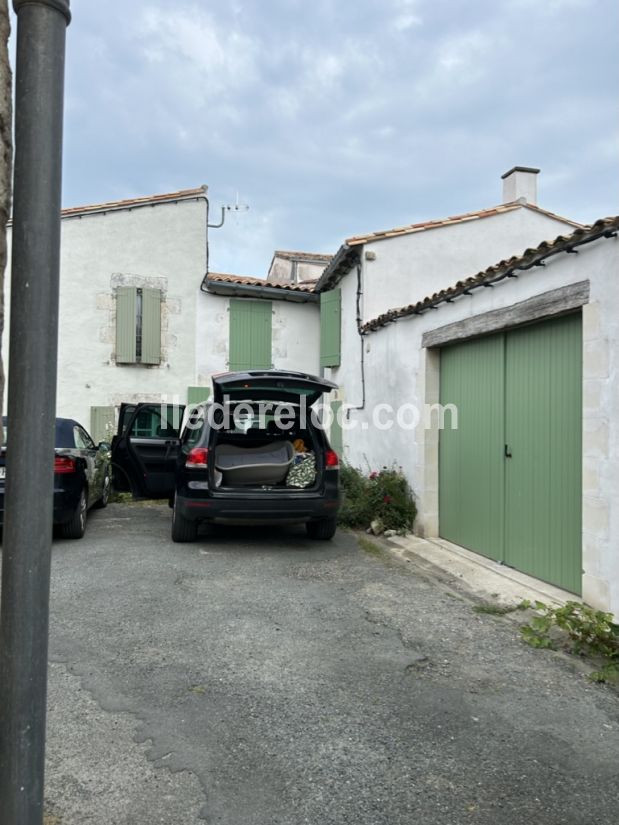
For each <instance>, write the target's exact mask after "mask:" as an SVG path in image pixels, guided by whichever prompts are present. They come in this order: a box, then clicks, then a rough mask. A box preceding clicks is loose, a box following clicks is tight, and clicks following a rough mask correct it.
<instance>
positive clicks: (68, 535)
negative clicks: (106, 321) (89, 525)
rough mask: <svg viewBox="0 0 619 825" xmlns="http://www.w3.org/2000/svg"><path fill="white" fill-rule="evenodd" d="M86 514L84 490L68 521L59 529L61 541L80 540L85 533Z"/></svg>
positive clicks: (86, 502) (86, 503)
mask: <svg viewBox="0 0 619 825" xmlns="http://www.w3.org/2000/svg"><path fill="white" fill-rule="evenodd" d="M87 512H88V499H87V496H86V490H85V489H83V490H82V492H81V493H80V500H79V501H78V502H77V507H76V508H75V512H74V513H73V516H72V518H71V520H70V521H66V522H65V523H64V524H61V525H60V527H59V531H60V535H61V536H62V538H63V539H81V538H82V536H83V535H84V533H85V532H86V516H87Z"/></svg>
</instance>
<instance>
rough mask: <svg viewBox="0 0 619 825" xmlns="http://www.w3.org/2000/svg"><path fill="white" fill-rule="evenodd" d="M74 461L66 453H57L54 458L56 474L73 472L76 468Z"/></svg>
mask: <svg viewBox="0 0 619 825" xmlns="http://www.w3.org/2000/svg"><path fill="white" fill-rule="evenodd" d="M76 466H77V464H76V461H75V459H74V458H71V457H70V456H68V455H57V456H56V457H55V458H54V472H55V473H58V474H63V473H74V472H75V469H76Z"/></svg>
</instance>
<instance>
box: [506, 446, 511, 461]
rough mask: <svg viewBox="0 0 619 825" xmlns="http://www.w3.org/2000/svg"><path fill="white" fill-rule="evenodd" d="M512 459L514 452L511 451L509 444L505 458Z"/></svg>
mask: <svg viewBox="0 0 619 825" xmlns="http://www.w3.org/2000/svg"><path fill="white" fill-rule="evenodd" d="M511 457H512V451H511V450H510V449H509V444H506V445H505V458H511Z"/></svg>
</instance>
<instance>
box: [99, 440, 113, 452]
mask: <svg viewBox="0 0 619 825" xmlns="http://www.w3.org/2000/svg"><path fill="white" fill-rule="evenodd" d="M97 449H98V450H99V451H100V452H102V453H109V451H110V450H111V449H112V445H111V444H110V443H109V441H100V442H99V446H98V447H97Z"/></svg>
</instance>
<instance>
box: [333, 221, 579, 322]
mask: <svg viewBox="0 0 619 825" xmlns="http://www.w3.org/2000/svg"><path fill="white" fill-rule="evenodd" d="M573 229H574V227H573V226H571V225H570V224H566V223H564V222H562V221H558V220H555V219H553V218H549V217H547V216H546V215H544V214H542V213H540V212H536V211H534V210H531V209H527V208H525V207H522V208H521V209H516V210H514V211H512V212H502V213H499V214H497V215H493V216H490V217H486V218H479V219H477V220H471V221H466V222H464V223H456V224H452V225H450V226H441V227H437V228H436V229H426V230H424V231H422V232H415V233H413V234H410V235H401V236H395V237H391V238H387V239H385V240H380V241H374V242H371V243H367V244H365V245H364V247H363V255H365V253H372V254H374V255H375V256H376V258H375V260H365V261H364V263H365V276H364V297H365V300H364V313H363V318H364V320H365V321H369V320H370V319H372V318H375V317H376V316H377V315H380V314H381V313H383V312H386V311H387V310H389V309H393V308H394V307H399V306H406V305H408V304H412V303H416V302H417V301H420V300H422V299H423V298H425V297H426V296H428V295H432V294H433V293H435V292H438V291H439V290H440V289H444V288H446V287H449V286H452V285H453V284H454V283H456V281H458V280H460V279H461V278H466V277H468V276H470V275H476V274H477V273H478V272H480V271H481V270H484V269H486V268H487V267H488V266H491V265H493V264H495V263H498V262H499V261H501V260H503V259H505V258H510V257H511V256H512V255H521V254H522V252H523V251H524V250H525V249H526V248H527V247H534V246H537V245H538V244H540V243H541V242H542V241H544V240H554V238H556V237H557V235H562V234H568V233H570V232H572V231H573ZM347 277H349V276H347Z"/></svg>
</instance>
